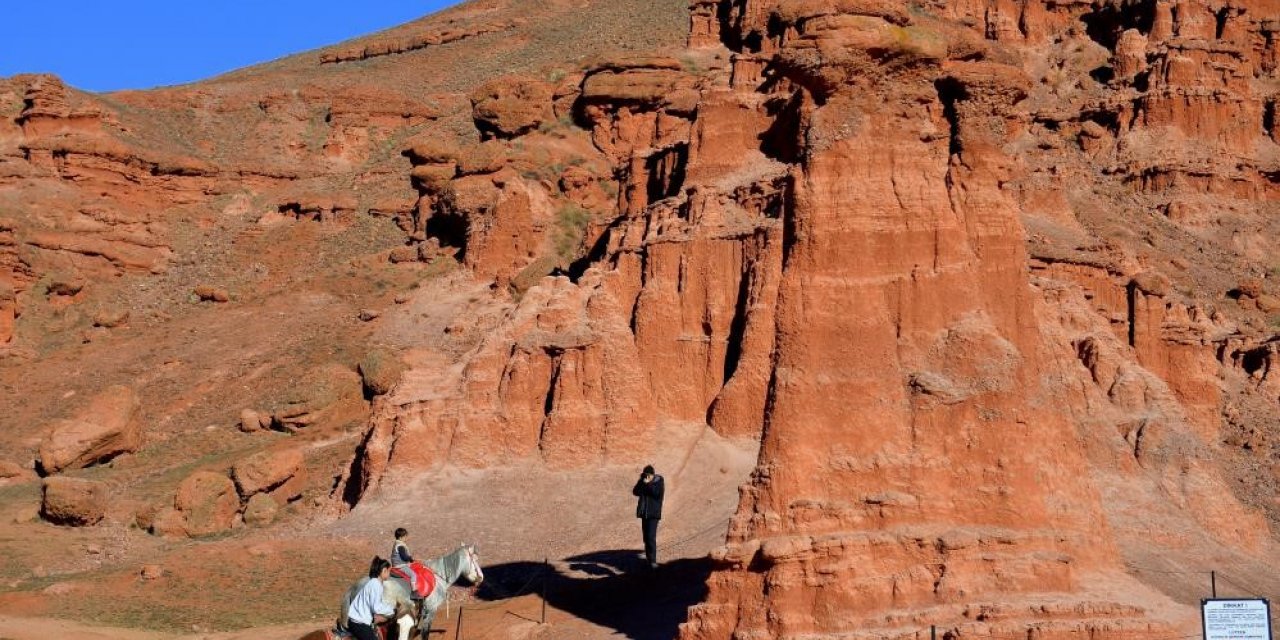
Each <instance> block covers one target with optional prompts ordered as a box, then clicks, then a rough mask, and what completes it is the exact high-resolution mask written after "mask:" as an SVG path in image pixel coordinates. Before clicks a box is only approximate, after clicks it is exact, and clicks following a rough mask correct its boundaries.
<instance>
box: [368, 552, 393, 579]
mask: <svg viewBox="0 0 1280 640" xmlns="http://www.w3.org/2000/svg"><path fill="white" fill-rule="evenodd" d="M390 568H391V563H390V562H388V561H387V559H386V558H382V557H380V556H374V557H373V562H370V563H369V578H371V579H372V578H376V577H378V576H380V575H382V570H383V569H390Z"/></svg>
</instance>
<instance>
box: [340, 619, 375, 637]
mask: <svg viewBox="0 0 1280 640" xmlns="http://www.w3.org/2000/svg"><path fill="white" fill-rule="evenodd" d="M347 631H350V632H351V635H353V636H355V637H356V640H382V638H380V637H379V636H378V632H377V631H376V630H374V628H373V627H371V626H369V625H367V624H360V623H359V622H356V621H354V620H349V621H347Z"/></svg>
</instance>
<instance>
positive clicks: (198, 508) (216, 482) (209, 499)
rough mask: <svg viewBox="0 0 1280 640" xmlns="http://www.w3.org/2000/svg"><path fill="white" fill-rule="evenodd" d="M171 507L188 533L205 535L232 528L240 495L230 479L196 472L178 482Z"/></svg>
mask: <svg viewBox="0 0 1280 640" xmlns="http://www.w3.org/2000/svg"><path fill="white" fill-rule="evenodd" d="M173 506H174V508H175V509H177V510H178V512H179V513H180V514H182V521H183V525H184V529H185V530H186V533H187V535H190V536H207V535H211V534H214V533H219V532H222V531H227V530H229V529H230V528H231V527H232V525H233V524H234V523H235V519H236V515H237V514H238V513H239V511H240V496H239V495H237V494H236V485H235V483H234V482H232V481H231V478H228V477H227V476H225V475H223V474H221V473H214V472H212V471H197V472H195V473H193V474H191V475H190V476H188V477H187V479H185V480H183V481H182V484H180V485H178V493H177V495H175V496H174V499H173Z"/></svg>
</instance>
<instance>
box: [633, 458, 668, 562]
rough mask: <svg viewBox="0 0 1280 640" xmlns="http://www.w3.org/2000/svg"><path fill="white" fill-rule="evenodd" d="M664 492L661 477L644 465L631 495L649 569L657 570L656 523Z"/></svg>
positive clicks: (660, 511) (650, 467) (651, 466)
mask: <svg viewBox="0 0 1280 640" xmlns="http://www.w3.org/2000/svg"><path fill="white" fill-rule="evenodd" d="M665 492H666V487H665V483H664V482H663V481H662V476H660V475H658V474H656V473H654V471H653V465H651V464H650V465H645V468H644V471H643V472H641V474H640V479H639V480H637V481H636V486H635V487H632V489H631V494H632V495H634V496H636V498H637V501H636V517H637V518H640V531H641V533H642V534H643V535H644V557H645V558H646V559H647V560H648V561H649V568H650V569H657V568H658V521H659V520H661V519H662V498H663V494H664V493H665Z"/></svg>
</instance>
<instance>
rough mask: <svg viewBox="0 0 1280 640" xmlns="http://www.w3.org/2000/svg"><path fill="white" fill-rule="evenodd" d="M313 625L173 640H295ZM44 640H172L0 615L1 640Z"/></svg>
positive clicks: (164, 636) (138, 632) (171, 639)
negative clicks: (55, 639) (71, 639)
mask: <svg viewBox="0 0 1280 640" xmlns="http://www.w3.org/2000/svg"><path fill="white" fill-rule="evenodd" d="M317 626H318V625H316V624H314V623H303V624H291V625H281V626H277V627H260V628H256V629H245V630H242V631H229V632H225V633H193V634H190V635H184V636H177V637H176V640H297V638H300V637H302V636H303V635H304V634H306V633H308V632H310V631H315V630H316V628H317ZM47 638H75V639H76V640H175V636H174V635H173V634H171V633H161V632H158V631H141V630H137V629H118V628H112V627H91V626H88V625H83V624H79V623H76V622H71V621H68V620H53V619H49V618H21V617H15V616H5V615H0V639H2V640H46V639H47Z"/></svg>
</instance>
